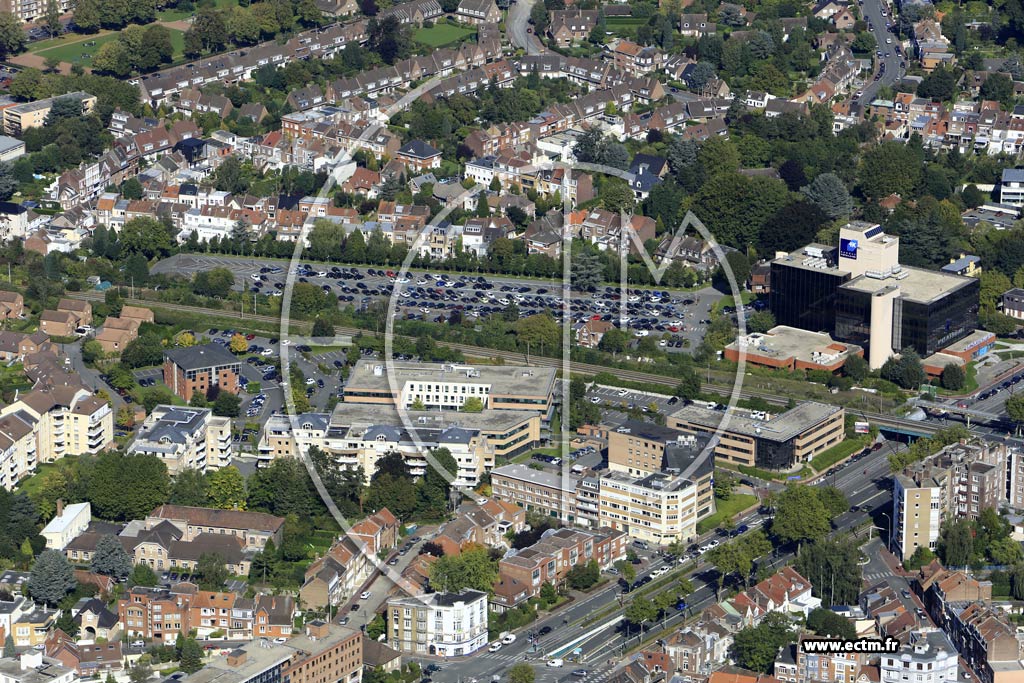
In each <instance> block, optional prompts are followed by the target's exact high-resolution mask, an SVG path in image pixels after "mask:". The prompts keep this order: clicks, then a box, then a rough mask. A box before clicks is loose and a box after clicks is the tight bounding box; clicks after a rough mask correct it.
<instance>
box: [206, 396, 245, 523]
mask: <svg viewBox="0 0 1024 683" xmlns="http://www.w3.org/2000/svg"><path fill="white" fill-rule="evenodd" d="M227 393H228V392H226V391H222V392H221V394H227ZM228 395H230V394H228ZM217 398H220V395H218V397H217ZM206 479H207V482H208V489H207V492H208V493H207V495H208V496H209V499H210V504H211V505H212V506H213V507H215V508H220V509H222V510H244V509H245V477H243V476H242V473H241V472H239V471H238V468H237V467H235V466H234V465H229V466H227V467H222V468H220V469H218V470H214V471H212V472H210V473H209V474H207V475H206Z"/></svg>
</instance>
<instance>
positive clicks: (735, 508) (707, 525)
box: [697, 493, 757, 534]
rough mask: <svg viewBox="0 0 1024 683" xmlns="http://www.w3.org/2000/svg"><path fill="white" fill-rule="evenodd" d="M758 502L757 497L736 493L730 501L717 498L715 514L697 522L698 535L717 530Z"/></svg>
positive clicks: (730, 497)
mask: <svg viewBox="0 0 1024 683" xmlns="http://www.w3.org/2000/svg"><path fill="white" fill-rule="evenodd" d="M756 502H757V496H751V495H749V494H746V493H734V494H732V495H731V496H729V500H719V499H718V498H715V507H716V508H717V509H716V510H715V514H713V515H711V516H710V517H705V518H704V519H702V520H700V521H699V522H697V533H698V534H703V533H706V532H708V531H711V530H712V529H717V528H718V527H719V526H721V525H722V522H724V521H725V520H726V519H732V518H733V517H735V516H736V515H738V514H739V513H740V512H742V511H743V510H746V509H747V508H748V507H750V506H752V505H753V504H754V503H756Z"/></svg>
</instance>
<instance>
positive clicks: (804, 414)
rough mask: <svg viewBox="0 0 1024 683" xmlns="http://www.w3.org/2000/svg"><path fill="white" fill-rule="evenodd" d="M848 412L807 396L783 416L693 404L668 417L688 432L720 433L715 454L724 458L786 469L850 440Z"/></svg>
mask: <svg viewBox="0 0 1024 683" xmlns="http://www.w3.org/2000/svg"><path fill="white" fill-rule="evenodd" d="M845 416H846V413H845V411H844V410H843V408H841V407H839V406H832V405H828V404H825V403H817V402H815V401H806V402H804V403H801V404H800V405H798V406H796V407H795V408H792V409H790V410H787V411H785V412H784V413H782V414H780V415H772V414H770V413H766V412H761V411H747V410H744V411H739V410H737V411H733V412H732V413H728V414H727V413H724V412H720V411H717V410H711V409H709V408H705V407H702V406H698V405H688V406H684V407H683V408H681V409H679V410H678V411H676V412H675V413H673V414H672V415H669V416H668V420H667V422H668V426H669V427H672V428H673V429H678V430H680V431H682V432H686V433H689V434H709V435H716V434H717V436H718V442H717V443H716V444H715V446H714V452H715V456H716V457H717V458H720V459H722V460H723V461H725V462H730V463H735V464H739V465H751V466H754V467H760V468H764V469H786V468H788V467H791V466H793V465H794V464H796V463H798V462H809V461H810V460H811V459H812V458H813V457H814V456H815V455H817V454H818V453H821V452H822V451H824V450H826V449H828V448H831V447H832V446H834V445H836V444H837V443H839V442H841V441H842V440H843V439H845V438H846V433H845V430H844V420H845Z"/></svg>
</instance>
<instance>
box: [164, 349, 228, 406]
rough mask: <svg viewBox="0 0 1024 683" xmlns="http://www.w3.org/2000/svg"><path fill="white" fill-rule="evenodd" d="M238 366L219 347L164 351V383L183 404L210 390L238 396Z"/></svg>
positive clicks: (224, 350) (225, 351) (225, 350)
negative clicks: (228, 392)
mask: <svg viewBox="0 0 1024 683" xmlns="http://www.w3.org/2000/svg"><path fill="white" fill-rule="evenodd" d="M240 372H241V363H240V362H239V360H238V358H236V357H235V356H234V354H232V353H231V352H230V351H228V350H227V349H225V348H224V347H223V346H221V345H220V344H201V345H199V346H187V347H182V348H177V349H168V350H167V351H164V384H166V385H167V386H168V387H170V389H171V391H173V392H174V394H175V395H176V396H179V397H180V398H182V399H183V400H185V401H190V400H191V399H192V394H194V393H196V392H199V393H201V394H204V395H205V394H207V393H209V391H210V389H212V388H213V387H217V388H219V389H220V390H221V391H230V392H231V393H232V394H237V393H238V388H239V385H238V378H239V373H240Z"/></svg>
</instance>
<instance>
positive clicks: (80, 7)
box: [74, 0, 100, 33]
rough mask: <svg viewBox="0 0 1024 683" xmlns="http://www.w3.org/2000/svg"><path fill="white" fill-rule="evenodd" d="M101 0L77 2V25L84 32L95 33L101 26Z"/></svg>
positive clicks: (75, 18)
mask: <svg viewBox="0 0 1024 683" xmlns="http://www.w3.org/2000/svg"><path fill="white" fill-rule="evenodd" d="M99 2H100V0H78V2H76V3H75V13H74V20H75V26H77V27H78V30H79V31H80V32H82V33H95V32H96V31H98V30H99V28H100V8H99Z"/></svg>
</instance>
